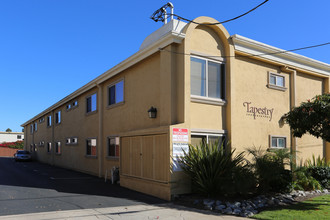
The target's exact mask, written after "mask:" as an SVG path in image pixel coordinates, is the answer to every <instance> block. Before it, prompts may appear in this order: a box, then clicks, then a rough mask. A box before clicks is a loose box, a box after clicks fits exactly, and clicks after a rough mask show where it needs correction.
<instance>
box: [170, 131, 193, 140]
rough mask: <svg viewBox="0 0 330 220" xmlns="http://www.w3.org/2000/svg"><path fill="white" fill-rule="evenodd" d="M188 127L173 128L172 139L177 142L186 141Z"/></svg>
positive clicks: (187, 138)
mask: <svg viewBox="0 0 330 220" xmlns="http://www.w3.org/2000/svg"><path fill="white" fill-rule="evenodd" d="M188 133H189V132H188V129H187V128H173V140H172V141H177V142H188V141H189V137H188Z"/></svg>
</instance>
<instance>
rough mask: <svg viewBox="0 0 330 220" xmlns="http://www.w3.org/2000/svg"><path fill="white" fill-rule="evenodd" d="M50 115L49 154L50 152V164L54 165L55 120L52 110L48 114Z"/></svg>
mask: <svg viewBox="0 0 330 220" xmlns="http://www.w3.org/2000/svg"><path fill="white" fill-rule="evenodd" d="M50 115H51V116H52V118H51V123H52V126H51V128H52V141H51V143H52V145H51V149H50V154H51V158H52V159H51V165H54V161H55V160H54V159H55V158H54V154H55V123H54V122H55V120H54V110H53V111H52V112H51V114H50Z"/></svg>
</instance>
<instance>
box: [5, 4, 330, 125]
mask: <svg viewBox="0 0 330 220" xmlns="http://www.w3.org/2000/svg"><path fill="white" fill-rule="evenodd" d="M171 2H172V3H173V4H174V13H175V14H178V15H180V16H182V17H185V18H189V19H194V18H196V17H199V16H210V17H213V18H215V19H217V20H219V21H222V20H226V19H230V18H233V17H236V16H238V15H240V14H242V13H244V12H246V11H248V10H250V9H251V8H253V7H255V6H257V5H258V4H260V3H261V2H263V0H231V1H224V0H223V1H222V0H218V1H215V0H213V1H211V0H203V1H191V0H172V1H171ZM165 3H167V1H163V0H158V1H157V0H147V1H126V0H121V1H111V0H0V76H1V77H0V83H1V84H0V85H1V100H2V102H1V107H0V131H5V130H6V129H7V128H11V129H12V130H13V131H21V130H22V128H21V127H20V125H21V124H22V123H24V122H26V121H27V120H29V119H30V118H32V117H33V116H35V115H37V114H38V113H40V112H41V111H43V110H45V109H46V108H48V107H49V106H51V105H52V104H54V103H56V102H57V101H59V100H60V99H62V98H64V97H65V96H67V95H69V94H70V93H72V92H73V91H75V90H76V89H78V88H80V87H81V86H83V85H84V84H86V83H88V82H89V81H91V80H92V79H94V78H96V77H97V76H99V75H100V74H102V73H103V72H105V71H106V70H108V69H110V68H111V67H113V66H114V65H116V64H118V63H119V62H121V61H123V60H125V59H126V58H128V57H129V56H131V55H132V54H134V53H135V52H137V51H138V50H139V47H140V45H141V43H142V42H143V40H144V38H145V37H147V36H148V35H149V34H150V33H152V32H153V31H155V30H156V29H158V28H159V27H161V26H162V24H161V23H155V22H154V21H152V20H151V19H150V18H149V17H150V16H151V15H152V13H153V12H154V11H155V10H157V9H158V8H160V7H161V6H162V5H164V4H165ZM329 8H330V1H329V0H314V1H310V0H289V1H288V0H270V1H268V2H267V3H266V4H264V5H263V6H261V7H260V8H258V9H257V10H256V11H254V12H252V13H250V14H248V15H247V16H244V17H242V18H240V19H237V20H235V21H232V22H229V23H226V24H224V26H225V28H226V29H227V30H228V32H229V34H230V35H233V34H240V35H242V36H245V37H248V38H251V39H254V40H257V41H260V42H263V43H266V44H269V45H272V46H275V47H279V48H281V49H285V50H289V49H294V48H300V47H305V46H310V45H316V44H321V43H325V42H330V25H329V21H330V13H329ZM329 51H330V45H328V46H324V47H319V48H313V49H308V50H301V51H297V53H299V54H301V55H304V56H308V57H310V58H313V59H316V60H319V61H322V62H325V63H330V56H329V55H330V53H329Z"/></svg>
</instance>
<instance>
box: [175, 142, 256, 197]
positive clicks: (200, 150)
mask: <svg viewBox="0 0 330 220" xmlns="http://www.w3.org/2000/svg"><path fill="white" fill-rule="evenodd" d="M234 152H235V150H233V151H230V152H226V151H225V150H224V148H223V145H221V146H219V145H218V143H213V144H207V143H205V142H201V143H200V145H198V146H196V147H194V146H192V145H189V152H184V157H182V158H180V164H181V167H182V169H183V170H184V172H185V173H187V174H188V175H189V176H190V177H191V180H192V187H193V190H194V191H195V192H198V193H202V194H205V195H207V196H211V195H212V196H217V195H223V194H233V193H236V190H237V193H240V192H241V193H244V192H246V191H248V188H249V187H250V186H251V185H253V183H250V184H249V186H245V187H242V186H244V184H245V183H246V181H245V180H243V177H247V176H249V175H250V174H251V172H250V171H249V168H248V166H247V164H245V163H244V153H239V154H237V155H235V156H234ZM241 187H242V188H241Z"/></svg>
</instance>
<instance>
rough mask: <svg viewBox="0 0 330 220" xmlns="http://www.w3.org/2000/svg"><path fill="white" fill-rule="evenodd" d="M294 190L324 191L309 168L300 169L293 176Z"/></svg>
mask: <svg viewBox="0 0 330 220" xmlns="http://www.w3.org/2000/svg"><path fill="white" fill-rule="evenodd" d="M293 188H294V189H296V190H316V189H322V186H321V184H320V183H319V182H318V181H317V180H316V179H315V178H313V177H312V176H311V173H310V172H309V168H307V167H299V168H297V169H296V170H295V172H294V175H293Z"/></svg>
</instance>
